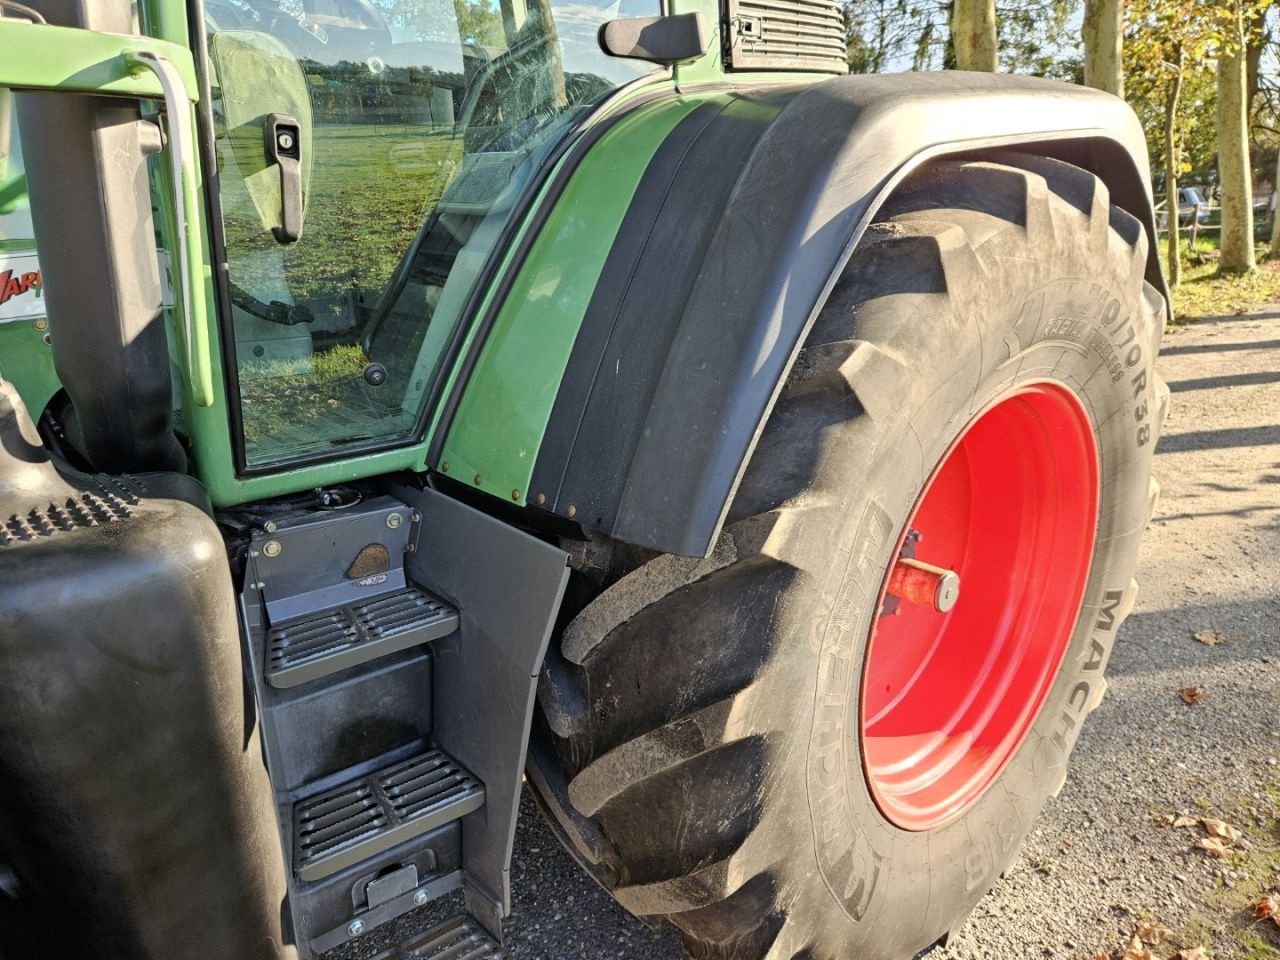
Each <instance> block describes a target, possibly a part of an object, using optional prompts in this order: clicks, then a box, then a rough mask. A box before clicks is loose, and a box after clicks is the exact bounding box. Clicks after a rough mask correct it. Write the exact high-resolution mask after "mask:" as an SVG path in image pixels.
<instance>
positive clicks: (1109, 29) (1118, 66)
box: [1082, 0, 1124, 97]
mask: <svg viewBox="0 0 1280 960" xmlns="http://www.w3.org/2000/svg"><path fill="white" fill-rule="evenodd" d="M1082 32H1083V34H1084V82H1085V83H1086V84H1088V85H1089V86H1091V87H1097V88H1098V89H1099V90H1105V91H1107V93H1114V94H1115V95H1116V96H1117V97H1123V96H1124V67H1123V60H1122V58H1121V41H1122V39H1123V37H1124V2H1123V0H1085V3H1084V29H1083V31H1082Z"/></svg>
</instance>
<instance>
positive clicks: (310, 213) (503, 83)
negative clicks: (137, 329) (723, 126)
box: [206, 0, 659, 467]
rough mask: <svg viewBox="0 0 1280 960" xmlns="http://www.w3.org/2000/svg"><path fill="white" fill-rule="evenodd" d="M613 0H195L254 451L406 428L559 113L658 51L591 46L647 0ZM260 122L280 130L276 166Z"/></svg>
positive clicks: (325, 444)
mask: <svg viewBox="0 0 1280 960" xmlns="http://www.w3.org/2000/svg"><path fill="white" fill-rule="evenodd" d="M622 2H625V3H626V7H625V9H624V8H623V7H622V6H621V2H614V3H592V2H581V0H500V2H499V0H208V2H207V3H206V12H207V19H208V23H207V25H208V29H209V32H210V43H209V45H210V61H211V68H212V69H211V75H212V77H213V80H214V84H215V89H214V97H213V112H214V122H215V135H216V142H217V159H218V165H219V179H220V188H221V189H220V200H221V206H222V215H223V227H224V233H225V238H226V247H227V259H228V272H229V278H230V284H231V301H232V306H231V309H232V315H233V324H234V333H235V336H234V343H233V344H231V348H232V349H233V350H234V351H235V364H236V369H237V373H238V378H239V383H240V390H239V398H238V399H239V402H240V412H241V421H242V423H243V431H244V433H243V442H244V447H245V454H246V459H247V461H248V463H249V465H250V466H251V467H253V466H262V465H267V464H273V463H279V462H282V461H288V460H291V459H296V458H298V457H306V456H314V455H317V454H323V453H326V452H328V451H340V450H342V449H344V448H347V447H350V446H353V445H368V444H372V443H381V442H394V441H397V440H403V439H406V438H409V437H411V436H413V435H414V433H415V432H416V429H417V425H418V422H419V419H420V416H421V414H422V412H423V411H422V406H423V403H424V402H425V396H426V392H427V389H428V387H429V385H430V384H431V382H432V380H433V378H434V377H435V376H436V375H437V372H438V367H439V364H440V360H441V356H442V353H443V351H444V348H445V345H446V344H447V342H448V341H449V339H450V336H451V334H452V333H453V330H454V327H455V325H456V323H457V322H458V321H459V319H460V316H461V311H462V308H463V304H464V303H465V301H466V299H467V296H468V294H469V293H470V291H471V287H472V285H473V284H474V282H475V278H476V275H477V273H478V272H479V270H480V268H481V265H482V264H483V262H484V261H485V259H486V258H487V256H488V254H489V252H490V251H491V249H492V247H493V245H494V243H495V242H496V240H497V237H498V234H499V232H500V231H501V229H502V227H503V225H504V224H505V223H506V221H507V219H508V218H509V217H510V215H511V211H512V209H513V206H514V202H515V199H516V197H517V195H518V194H519V192H520V191H521V189H522V187H523V186H524V185H525V183H527V182H528V180H529V178H530V176H531V175H532V173H533V171H534V170H535V169H536V168H537V166H538V165H539V163H540V162H541V161H542V160H543V159H544V158H545V157H546V155H547V153H548V152H549V151H550V149H551V148H552V147H553V146H554V144H555V143H556V142H557V140H558V139H559V137H560V136H562V135H563V133H564V132H565V131H566V130H567V129H568V128H569V127H570V126H571V124H572V123H573V121H574V119H575V118H576V117H578V116H579V115H581V114H582V112H584V111H585V110H588V109H589V108H590V106H591V105H592V104H593V103H595V102H597V101H598V100H599V99H600V98H601V97H603V96H605V95H607V94H608V93H609V92H610V91H611V90H613V89H615V88H616V87H618V86H620V85H622V84H625V83H627V82H630V81H631V80H634V79H637V78H638V77H641V76H643V75H645V74H646V73H649V72H652V71H655V70H657V69H659V68H657V67H655V66H654V65H652V64H646V63H643V62H639V61H625V60H617V59H614V58H610V57H608V56H606V55H605V54H604V53H603V52H601V51H600V49H599V45H598V43H597V40H596V34H597V31H598V29H599V26H600V24H602V23H603V22H604V21H606V20H609V19H612V18H614V17H616V16H620V15H623V16H640V15H645V14H657V13H658V12H659V11H658V3H657V0H653V2H651V3H647V2H637V0H622ZM273 117H274V118H275V120H274V121H273V120H271V118H273ZM281 118H283V120H281ZM268 122H275V123H277V124H279V123H281V122H283V123H285V124H286V126H285V127H279V126H277V127H275V128H274V129H276V130H277V131H279V130H281V129H283V130H285V132H286V134H288V137H287V139H288V140H289V142H290V143H292V140H293V139H294V136H295V134H296V139H297V141H298V142H297V144H296V145H294V146H293V148H292V154H293V155H292V156H290V157H287V158H286V159H288V160H292V161H293V166H292V170H293V173H292V174H291V175H292V176H294V177H295V179H294V180H293V181H286V178H285V177H282V175H281V170H282V164H280V163H278V162H276V160H275V159H274V158H273V157H272V156H271V147H270V142H269V141H268V140H265V139H264V137H265V135H264V126H265V125H266V124H267V123H268ZM276 141H277V142H276V147H275V150H276V152H277V153H279V151H280V149H281V148H280V146H279V144H280V143H281V142H284V141H280V140H279V137H278V135H277V137H276ZM299 192H300V194H301V197H300V201H301V211H302V218H301V223H302V233H301V238H300V239H298V240H297V241H296V242H281V236H280V234H281V228H282V224H284V223H285V222H286V221H287V220H288V214H287V208H288V204H289V203H290V196H293V197H294V199H295V200H296V199H298V197H297V194H298V193H299Z"/></svg>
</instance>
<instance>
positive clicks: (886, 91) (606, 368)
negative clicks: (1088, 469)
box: [530, 72, 1165, 556]
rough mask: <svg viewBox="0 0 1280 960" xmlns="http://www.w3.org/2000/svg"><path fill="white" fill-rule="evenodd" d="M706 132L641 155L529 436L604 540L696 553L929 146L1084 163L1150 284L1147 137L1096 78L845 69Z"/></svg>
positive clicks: (573, 506) (558, 501) (546, 491)
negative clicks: (1141, 254) (820, 319)
mask: <svg viewBox="0 0 1280 960" xmlns="http://www.w3.org/2000/svg"><path fill="white" fill-rule="evenodd" d="M727 116H728V113H726V114H724V115H722V117H721V118H718V119H717V120H714V121H712V122H711V123H710V124H707V125H706V126H705V129H704V130H703V132H701V133H700V134H698V138H699V139H705V138H707V137H714V136H716V135H717V130H716V127H717V125H718V124H721V125H722V124H724V123H730V122H732V120H729V119H724V117H727ZM721 139H722V140H723V141H724V143H725V144H727V145H728V146H727V147H725V148H719V147H718V148H717V149H715V150H706V149H704V150H698V149H697V148H696V146H695V147H693V148H690V147H688V146H687V145H686V146H682V147H681V149H680V153H679V154H678V155H676V156H674V157H671V156H669V157H666V158H665V160H664V158H663V155H662V153H661V151H660V152H659V154H657V155H656V156H655V158H654V161H653V162H652V163H651V164H650V167H649V169H648V170H647V171H646V173H645V176H644V178H643V179H642V181H641V183H640V185H639V187H638V189H637V190H636V194H635V198H634V200H633V201H632V204H631V208H630V209H629V210H628V213H627V220H626V221H624V223H623V224H622V228H621V229H620V230H619V233H618V235H617V238H616V239H615V241H614V244H613V248H612V250H611V251H610V254H609V260H608V261H606V264H605V268H604V270H603V272H602V274H601V280H600V283H599V284H598V285H597V288H596V290H595V293H594V295H593V297H592V299H591V303H590V305H589V306H588V308H587V310H586V314H585V317H584V319H583V324H582V327H581V328H580V330H579V331H578V335H577V339H576V341H575V343H574V347H573V351H572V353H571V355H570V358H569V361H568V365H567V367H566V370H565V375H564V377H563V379H562V380H561V383H560V386H559V388H558V391H559V392H558V394H557V397H556V402H555V404H554V407H553V410H552V413H551V416H550V419H549V421H548V423H547V426H546V430H545V431H544V434H543V440H542V444H541V446H540V447H539V450H538V454H537V460H536V463H535V466H534V471H533V476H532V484H531V488H530V489H531V490H532V491H537V492H538V493H539V494H540V495H541V497H540V501H541V502H540V505H544V509H547V510H551V511H554V512H556V513H558V514H560V515H561V516H565V517H570V518H576V519H577V521H578V522H580V523H583V524H586V525H588V526H591V527H595V528H597V529H600V530H601V531H603V532H605V533H607V534H609V535H610V536H612V537H614V538H617V539H620V540H623V541H627V542H631V543H635V544H640V545H643V546H645V547H650V548H652V549H655V550H660V551H665V552H672V553H679V554H687V555H691V556H702V555H706V554H707V553H708V552H709V551H710V549H711V547H712V545H713V544H714V543H715V539H716V536H717V535H718V532H719V529H720V526H721V524H722V522H723V519H724V516H725V513H726V511H727V510H728V506H729V503H730V502H731V500H732V498H733V494H734V491H735V489H736V487H737V484H738V482H739V479H740V478H741V475H742V472H743V469H744V468H745V466H746V464H747V462H748V460H749V459H750V457H751V453H752V450H753V448H754V445H755V443H756V440H757V438H758V436H759V434H760V431H761V429H762V428H763V425H764V423H765V421H766V419H767V418H768V415H769V411H770V409H771V408H772V405H773V402H774V400H775V398H776V396H777V394H778V391H779V390H780V389H781V386H782V384H783V383H784V382H785V380H786V378H787V375H788V372H789V371H790V368H791V365H792V363H793V361H794V359H795V357H796V354H797V352H798V351H799V349H800V347H801V345H802V344H803V343H804V340H805V337H806V335H807V333H808V331H809V329H810V327H811V326H812V324H813V322H814V320H815V319H816V317H817V315H818V313H819V311H820V310H821V309H822V307H823V305H824V303H825V302H826V299H827V296H828V295H829V293H830V291H831V289H832V287H833V286H834V284H835V282H836V280H837V279H838V277H839V276H840V273H841V271H842V270H843V268H844V265H845V264H846V262H847V261H848V260H849V257H850V256H851V255H852V254H853V252H854V250H855V249H856V247H857V245H858V242H859V241H860V239H861V238H862V235H863V233H864V231H865V230H866V228H867V226H868V225H869V224H870V223H871V222H872V221H873V220H874V218H875V216H876V212H877V210H879V209H880V207H881V206H882V205H883V204H884V202H885V200H886V199H887V198H888V197H889V196H890V195H891V194H892V193H893V191H894V189H895V187H896V186H897V185H898V184H899V183H900V182H901V181H902V180H903V178H904V177H906V176H907V175H908V174H910V173H911V172H912V171H913V170H915V169H917V168H918V167H920V166H921V165H922V164H924V163H927V162H928V161H930V160H933V159H936V158H939V157H943V156H948V155H957V154H966V155H971V154H973V153H974V152H975V151H983V150H993V149H1006V148H1010V147H1016V148H1018V149H1019V150H1023V151H1027V152H1032V153H1037V154H1041V155H1044V156H1050V157H1055V158H1058V159H1062V160H1065V161H1068V162H1070V163H1073V164H1075V165H1077V166H1080V167H1083V168H1084V169H1086V170H1090V171H1092V172H1093V173H1095V174H1096V175H1097V176H1098V177H1100V178H1101V179H1102V180H1103V182H1104V183H1105V184H1106V185H1107V187H1108V189H1109V191H1110V194H1111V198H1112V201H1113V202H1114V203H1116V204H1117V205H1119V206H1120V207H1121V208H1123V209H1125V210H1127V211H1128V212H1129V213H1131V214H1132V215H1133V216H1135V217H1136V218H1137V219H1138V220H1139V221H1140V222H1141V223H1142V224H1143V225H1144V227H1145V229H1146V231H1147V234H1148V237H1149V240H1150V243H1149V262H1148V265H1147V279H1148V280H1149V282H1151V283H1152V284H1153V285H1154V286H1155V287H1156V288H1157V289H1160V290H1162V291H1163V290H1164V289H1165V288H1164V282H1163V279H1162V276H1161V272H1160V264H1159V259H1158V254H1157V248H1156V243H1155V222H1154V217H1153V212H1152V199H1151V189H1150V185H1149V182H1148V179H1147V170H1148V160H1147V150H1146V143H1145V140H1144V138H1143V134H1142V130H1141V128H1140V127H1139V125H1138V121H1137V118H1136V117H1135V116H1134V114H1133V112H1132V111H1131V110H1130V109H1129V107H1128V106H1126V105H1125V104H1124V103H1123V101H1121V100H1119V99H1117V98H1115V97H1112V96H1110V95H1108V94H1104V93H1100V92H1098V91H1096V90H1091V89H1088V88H1085V87H1079V86H1073V85H1069V84H1065V83H1057V82H1053V81H1046V80H1037V79H1033V78H1026V77H1010V76H995V75H990V74H971V73H958V72H949V73H935V74H927V73H921V74H901V75H894V76H848V77H840V78H836V79H832V80H829V81H825V82H822V83H818V84H814V85H812V86H810V87H808V88H805V89H804V90H803V91H801V92H798V93H797V94H796V95H795V96H794V97H792V98H791V99H790V100H789V101H788V102H787V103H786V105H785V107H783V108H782V109H781V110H780V111H779V112H778V113H777V114H776V116H774V117H772V118H771V119H770V120H769V122H768V124H767V128H765V129H764V130H763V132H761V133H760V134H759V135H758V136H754V137H738V138H737V139H736V140H735V138H734V137H732V136H724V135H723V130H722V131H721ZM734 143H737V144H739V148H740V149H741V150H742V151H743V153H742V157H741V162H738V160H739V158H737V157H735V156H732V155H730V154H729V152H728V151H729V150H730V148H731V147H732V145H733V144H734ZM660 161H664V162H660ZM726 178H731V179H730V180H728V181H727V182H725V181H726ZM689 183H693V184H697V185H699V191H701V190H702V189H703V188H704V187H705V189H706V190H707V191H710V192H714V190H715V189H723V193H724V195H725V196H726V197H727V200H726V201H725V202H724V203H723V205H722V206H719V207H717V208H716V210H715V213H714V215H713V216H699V215H698V212H697V211H696V210H695V209H693V205H692V204H690V205H689V206H688V207H687V208H686V209H683V210H682V209H680V208H679V205H678V204H673V203H672V202H670V199H669V198H670V197H672V196H674V195H676V192H677V191H678V190H679V189H680V185H681V184H686V185H687V184H689ZM717 184H719V187H717V186H716V185H717ZM684 189H685V191H686V192H687V191H688V188H687V186H686V187H685V188H684ZM673 207H675V209H673ZM691 233H695V234H696V233H700V234H701V237H697V238H691V236H690V234H691ZM637 236H639V237H642V238H643V240H642V242H637V241H636V237H637ZM690 257H694V258H696V261H695V262H694V263H692V264H691V263H690V262H689V261H690ZM668 304H676V306H675V307H674V309H672V308H669V307H667V306H666V305H668ZM535 502H539V501H535Z"/></svg>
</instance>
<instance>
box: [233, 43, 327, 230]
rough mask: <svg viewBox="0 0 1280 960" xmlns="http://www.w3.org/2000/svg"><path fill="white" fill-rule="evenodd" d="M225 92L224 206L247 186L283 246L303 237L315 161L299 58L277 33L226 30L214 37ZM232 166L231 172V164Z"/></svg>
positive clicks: (265, 225) (264, 226)
mask: <svg viewBox="0 0 1280 960" xmlns="http://www.w3.org/2000/svg"><path fill="white" fill-rule="evenodd" d="M209 59H210V61H211V62H212V66H213V71H214V75H215V76H216V77H217V80H218V88H219V91H220V92H221V101H220V103H219V104H218V106H219V107H220V109H221V114H222V125H223V128H224V130H225V140H224V143H220V144H219V151H218V152H219V159H220V161H221V163H222V167H223V172H222V183H223V196H224V206H225V205H226V202H227V200H228V199H229V196H228V194H229V193H230V192H231V191H234V190H235V186H234V185H233V184H232V182H231V181H232V180H233V179H234V180H237V181H239V182H240V183H242V184H243V185H244V190H245V191H246V192H247V194H248V200H249V205H250V206H251V211H237V212H239V213H240V214H241V216H244V215H245V214H249V213H251V214H256V218H257V220H258V222H259V223H260V224H261V226H262V229H263V230H264V231H270V232H271V233H272V234H273V235H274V236H275V238H276V240H278V241H279V242H280V243H293V242H294V241H296V240H297V239H298V238H299V237H300V236H302V225H303V219H304V216H305V212H306V202H307V197H308V196H309V194H310V186H311V166H312V161H311V158H312V149H311V147H312V140H313V136H312V117H311V95H310V89H309V85H308V83H307V77H306V74H304V73H303V71H302V66H301V65H300V64H299V63H298V61H297V58H295V57H294V56H293V54H292V53H290V52H289V50H288V48H287V47H285V45H284V44H283V43H281V42H280V41H279V40H277V39H276V38H275V37H273V36H271V35H270V34H266V33H259V32H257V31H253V30H223V31H220V32H218V33H215V34H214V35H213V37H212V38H211V40H210V42H209ZM232 168H234V169H232Z"/></svg>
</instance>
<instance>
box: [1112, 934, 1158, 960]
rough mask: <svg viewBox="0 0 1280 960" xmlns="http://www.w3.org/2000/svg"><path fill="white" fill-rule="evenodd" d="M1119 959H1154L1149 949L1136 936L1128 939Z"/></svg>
mask: <svg viewBox="0 0 1280 960" xmlns="http://www.w3.org/2000/svg"><path fill="white" fill-rule="evenodd" d="M1120 960H1156V958H1155V956H1154V955H1152V953H1151V951H1150V950H1148V949H1147V947H1146V945H1145V944H1144V943H1143V942H1142V941H1141V940H1140V939H1138V938H1137V937H1134V938H1133V939H1132V940H1130V941H1129V946H1127V947H1125V948H1124V953H1122V954H1120Z"/></svg>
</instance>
